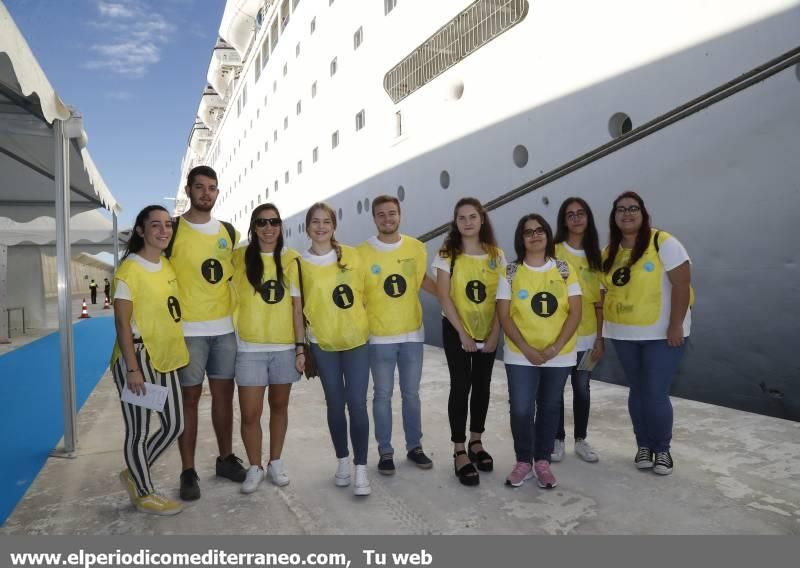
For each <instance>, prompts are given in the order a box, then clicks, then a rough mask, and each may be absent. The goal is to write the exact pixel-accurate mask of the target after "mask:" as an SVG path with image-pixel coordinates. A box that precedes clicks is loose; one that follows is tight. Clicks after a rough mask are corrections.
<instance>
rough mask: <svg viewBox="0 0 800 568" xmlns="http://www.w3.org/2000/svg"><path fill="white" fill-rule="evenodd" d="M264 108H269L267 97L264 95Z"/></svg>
mask: <svg viewBox="0 0 800 568" xmlns="http://www.w3.org/2000/svg"><path fill="white" fill-rule="evenodd" d="M264 106H267V95H264Z"/></svg>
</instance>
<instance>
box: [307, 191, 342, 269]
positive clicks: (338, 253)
mask: <svg viewBox="0 0 800 568" xmlns="http://www.w3.org/2000/svg"><path fill="white" fill-rule="evenodd" d="M317 210H321V211H325V213H327V214H328V215H330V218H331V222H332V223H333V231H334V235H331V246H332V247H333V250H335V251H336V266H338V267H339V268H340V269H342V270H344V269H345V268H347V265H346V264H342V245H340V244H339V241H337V240H336V237H335V232H336V212H335V211H334V210H333V207H331V206H330V205H328V204H327V203H325V202H324V201H318V202H317V203H315V204H314V205H312V206H311V207H309V208H308V211H307V212H306V233H307V234H308V235H309V237H310V236H311V233H309V231H310V230H311V229H310V227H311V217H313V216H314V213H315V212H316V211H317Z"/></svg>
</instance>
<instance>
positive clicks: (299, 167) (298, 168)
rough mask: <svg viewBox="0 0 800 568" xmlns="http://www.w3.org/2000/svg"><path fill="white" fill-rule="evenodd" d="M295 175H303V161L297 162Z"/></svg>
mask: <svg viewBox="0 0 800 568" xmlns="http://www.w3.org/2000/svg"><path fill="white" fill-rule="evenodd" d="M297 173H298V174H302V173H303V160H300V161H298V162H297Z"/></svg>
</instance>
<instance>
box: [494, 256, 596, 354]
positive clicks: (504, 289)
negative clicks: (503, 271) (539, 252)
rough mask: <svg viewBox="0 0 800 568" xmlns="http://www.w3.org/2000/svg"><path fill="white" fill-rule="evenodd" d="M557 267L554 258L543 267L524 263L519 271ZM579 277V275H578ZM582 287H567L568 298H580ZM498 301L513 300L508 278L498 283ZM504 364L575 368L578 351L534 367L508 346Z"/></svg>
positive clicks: (577, 284)
mask: <svg viewBox="0 0 800 568" xmlns="http://www.w3.org/2000/svg"><path fill="white" fill-rule="evenodd" d="M555 265H556V263H555V261H554V260H553V259H552V258H548V259H547V262H545V263H544V264H543V265H542V266H530V265H528V264H525V263H524V262H523V263H522V266H520V267H519V268H518V269H517V270H525V269H527V270H532V271H534V272H547V271H548V270H551V269H552V268H553V267H554V266H555ZM576 276H577V275H576ZM580 295H581V285H580V284H579V283H578V282H574V283H572V284H570V285H569V286H567V296H570V297H572V296H580ZM497 299H498V300H511V284H509V283H508V279H507V278H501V279H500V281H499V282H498V283H497ZM503 362H504V363H505V364H506V365H527V366H528V367H574V366H575V365H576V364H577V350H576V349H573V350H572V351H570V352H569V353H560V354H558V355H556V356H555V357H553V358H552V359H550V360H549V361H547V362H546V363H545V364H544V365H534V364H533V363H531V362H530V361H528V359H526V358H525V355H523V354H522V353H516V352H515V351H512V350H511V349H509V348H508V346H507V345H505V346H503Z"/></svg>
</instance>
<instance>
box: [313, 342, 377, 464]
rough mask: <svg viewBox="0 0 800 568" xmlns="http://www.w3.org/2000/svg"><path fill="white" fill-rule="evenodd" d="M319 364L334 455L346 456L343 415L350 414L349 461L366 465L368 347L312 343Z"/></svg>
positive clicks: (367, 440) (345, 429) (345, 417)
mask: <svg viewBox="0 0 800 568" xmlns="http://www.w3.org/2000/svg"><path fill="white" fill-rule="evenodd" d="M311 349H312V350H313V352H314V357H315V358H316V361H317V365H318V366H319V374H320V379H321V381H322V388H323V390H324V391H325V402H326V403H327V406H328V430H330V433H331V440H332V441H333V447H334V449H335V450H336V457H337V458H346V457H347V456H349V455H350V452H349V451H348V449H347V416H346V415H345V407H347V413H348V414H349V415H350V441H351V442H352V444H353V454H354V456H355V457H354V458H353V463H355V464H356V465H367V446H368V444H369V415H368V414H367V387H368V386H369V348H368V347H367V345H366V344H365V345H361V346H360V347H356V348H355V349H348V350H346V351H324V350H322V349H321V348H320V347H319V345H317V344H316V343H312V345H311Z"/></svg>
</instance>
